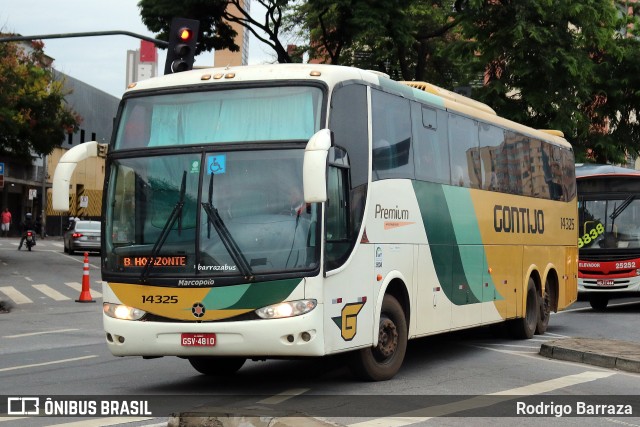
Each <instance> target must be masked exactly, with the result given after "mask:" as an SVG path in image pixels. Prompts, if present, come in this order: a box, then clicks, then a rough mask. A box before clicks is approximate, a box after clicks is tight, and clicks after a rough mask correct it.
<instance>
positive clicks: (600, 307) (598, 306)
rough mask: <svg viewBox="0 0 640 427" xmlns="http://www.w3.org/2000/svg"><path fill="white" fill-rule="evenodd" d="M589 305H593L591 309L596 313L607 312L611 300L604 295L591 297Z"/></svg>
mask: <svg viewBox="0 0 640 427" xmlns="http://www.w3.org/2000/svg"><path fill="white" fill-rule="evenodd" d="M589 304H590V305H591V308H593V309H594V310H596V311H605V310H606V309H607V305H608V304H609V298H607V297H604V296H602V295H597V296H595V297H590V298H589Z"/></svg>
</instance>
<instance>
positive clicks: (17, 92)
mask: <svg viewBox="0 0 640 427" xmlns="http://www.w3.org/2000/svg"><path fill="white" fill-rule="evenodd" d="M31 47H32V49H31V52H30V53H26V52H25V50H24V49H23V48H22V47H19V45H17V44H15V43H0V153H1V154H6V155H10V156H12V157H14V158H17V159H22V160H23V161H25V162H28V161H30V160H31V155H32V154H36V155H41V154H49V153H51V152H52V151H53V149H54V148H55V147H56V146H59V145H60V143H61V142H62V141H64V139H65V135H66V134H67V133H68V132H75V131H76V130H77V129H78V127H79V125H80V122H81V118H80V116H79V115H78V114H77V113H75V112H74V111H73V110H72V109H71V108H69V107H68V106H67V105H66V104H65V100H64V97H65V95H67V94H68V92H65V91H64V89H63V87H64V82H62V81H57V80H55V79H54V76H53V70H52V69H51V68H48V67H46V61H45V56H44V53H43V50H42V49H43V44H42V43H38V42H34V43H32V45H31Z"/></svg>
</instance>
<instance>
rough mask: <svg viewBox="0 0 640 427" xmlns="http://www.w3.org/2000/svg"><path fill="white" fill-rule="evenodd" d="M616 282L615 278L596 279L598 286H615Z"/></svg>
mask: <svg viewBox="0 0 640 427" xmlns="http://www.w3.org/2000/svg"><path fill="white" fill-rule="evenodd" d="M614 284H615V282H614V281H613V279H599V280H597V281H596V285H598V286H613V285H614Z"/></svg>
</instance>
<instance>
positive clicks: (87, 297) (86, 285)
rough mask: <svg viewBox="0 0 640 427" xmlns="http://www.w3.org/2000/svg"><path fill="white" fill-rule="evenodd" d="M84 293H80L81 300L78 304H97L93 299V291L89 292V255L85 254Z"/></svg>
mask: <svg viewBox="0 0 640 427" xmlns="http://www.w3.org/2000/svg"><path fill="white" fill-rule="evenodd" d="M82 270H83V271H82V291H81V292H80V298H79V299H77V300H76V302H96V301H95V300H94V299H93V298H91V291H90V290H89V253H88V252H85V253H84V267H83V268H82Z"/></svg>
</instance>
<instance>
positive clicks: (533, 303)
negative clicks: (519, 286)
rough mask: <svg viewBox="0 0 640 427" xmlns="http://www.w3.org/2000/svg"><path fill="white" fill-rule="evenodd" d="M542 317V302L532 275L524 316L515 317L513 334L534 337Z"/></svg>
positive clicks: (521, 336)
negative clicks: (539, 299)
mask: <svg viewBox="0 0 640 427" xmlns="http://www.w3.org/2000/svg"><path fill="white" fill-rule="evenodd" d="M539 317H540V302H539V301H538V292H537V291H536V284H535V282H534V281H533V279H532V278H531V277H529V282H528V283H527V300H526V309H525V313H524V317H521V318H519V319H514V320H512V321H511V322H510V327H511V334H512V335H513V336H514V337H515V338H518V339H529V338H532V337H533V334H534V333H535V331H536V326H537V325H538V318H539Z"/></svg>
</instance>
